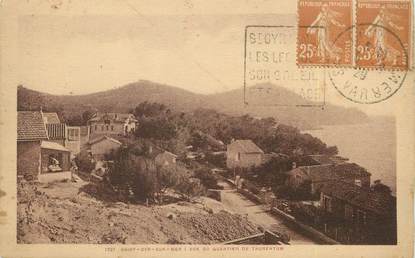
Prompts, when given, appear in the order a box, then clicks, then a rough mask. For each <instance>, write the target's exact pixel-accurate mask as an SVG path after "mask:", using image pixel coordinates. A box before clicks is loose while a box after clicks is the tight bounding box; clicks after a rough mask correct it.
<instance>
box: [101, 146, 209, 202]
mask: <svg viewBox="0 0 415 258" xmlns="http://www.w3.org/2000/svg"><path fill="white" fill-rule="evenodd" d="M133 153H134V150H133V149H130V148H122V149H119V150H118V151H117V152H116V153H114V165H113V167H112V168H111V169H110V171H109V173H108V181H109V183H110V184H111V185H112V186H113V188H115V189H116V191H117V192H118V194H119V195H120V197H121V198H124V199H125V198H127V199H128V198H131V197H134V199H135V200H140V201H146V200H149V201H152V202H157V201H161V199H162V198H161V197H162V195H163V194H164V193H165V191H166V190H167V189H173V190H175V191H177V192H178V193H179V194H182V195H183V196H184V197H186V199H189V198H190V197H191V196H194V195H199V194H201V193H202V192H203V190H204V189H203V187H202V186H201V184H200V181H198V180H195V179H192V178H190V176H189V175H188V172H187V171H186V170H185V169H184V168H181V167H179V166H176V167H157V166H156V164H155V162H154V160H153V159H150V158H146V157H144V156H137V155H134V154H133Z"/></svg>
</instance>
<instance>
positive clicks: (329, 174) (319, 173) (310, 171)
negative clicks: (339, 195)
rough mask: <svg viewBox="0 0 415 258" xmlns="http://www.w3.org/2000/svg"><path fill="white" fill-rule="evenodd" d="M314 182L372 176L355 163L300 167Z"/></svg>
mask: <svg viewBox="0 0 415 258" xmlns="http://www.w3.org/2000/svg"><path fill="white" fill-rule="evenodd" d="M297 169H300V170H301V171H302V172H303V173H304V174H306V175H308V176H309V177H310V179H311V180H312V181H313V182H317V181H327V180H331V179H346V178H361V177H367V176H370V175H371V174H370V173H369V172H367V171H366V169H365V168H363V167H361V166H359V165H357V164H355V163H342V164H337V165H330V164H326V165H316V166H305V167H299V168H297Z"/></svg>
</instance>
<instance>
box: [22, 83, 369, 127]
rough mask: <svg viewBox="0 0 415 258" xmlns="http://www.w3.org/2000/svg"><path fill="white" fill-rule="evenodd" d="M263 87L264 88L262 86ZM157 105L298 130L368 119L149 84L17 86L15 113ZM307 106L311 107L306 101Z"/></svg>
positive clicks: (294, 99) (287, 95) (280, 94)
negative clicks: (57, 88)
mask: <svg viewBox="0 0 415 258" xmlns="http://www.w3.org/2000/svg"><path fill="white" fill-rule="evenodd" d="M264 86H267V85H264ZM272 87H273V88H274V89H276V90H274V91H273V92H272V93H271V94H270V95H269V96H268V97H267V98H268V99H272V100H273V101H274V102H276V103H279V104H282V105H290V104H291V105H292V104H293V103H294V104H295V103H304V100H303V99H302V97H301V96H299V95H297V94H295V93H293V92H291V91H289V90H287V89H285V88H283V87H276V86H274V85H272ZM144 101H147V102H157V103H161V104H164V105H166V106H167V107H168V108H170V109H172V110H175V111H177V112H181V111H184V112H189V111H194V110H196V109H199V108H207V109H214V110H216V111H218V112H221V113H224V114H228V115H234V116H240V115H244V114H249V115H251V116H253V117H262V118H266V117H273V118H274V119H275V120H276V121H277V122H279V123H283V124H287V125H292V126H296V127H299V128H301V129H308V128H315V127H320V126H321V125H332V124H345V123H346V124H347V123H360V122H365V121H367V120H368V117H367V115H366V114H364V113H363V112H361V111H358V110H357V109H348V108H343V107H339V106H334V105H331V104H327V105H326V106H325V108H324V110H323V109H321V108H304V107H302V108H301V107H295V106H285V107H267V106H265V107H264V106H255V105H248V106H244V103H243V89H237V90H231V91H228V92H224V93H218V94H211V95H202V94H196V93H192V92H190V91H186V90H183V89H180V88H177V87H173V86H168V85H163V84H158V83H154V82H150V81H138V82H135V83H130V84H128V85H125V86H122V87H119V88H115V89H111V90H107V91H102V92H97V93H92V94H86V95H77V96H72V95H51V94H46V93H42V92H37V91H34V90H30V89H27V88H25V87H23V86H19V87H18V110H28V109H29V110H34V109H37V110H39V108H40V106H42V107H43V108H44V110H54V111H60V112H61V113H62V116H64V117H67V118H68V117H70V116H81V114H82V113H83V112H84V111H86V110H91V111H94V110H100V111H103V112H105V111H108V112H109V111H111V112H128V111H129V110H130V109H131V108H132V107H135V106H136V105H138V104H139V103H141V102H144ZM309 104H313V103H312V102H310V103H309Z"/></svg>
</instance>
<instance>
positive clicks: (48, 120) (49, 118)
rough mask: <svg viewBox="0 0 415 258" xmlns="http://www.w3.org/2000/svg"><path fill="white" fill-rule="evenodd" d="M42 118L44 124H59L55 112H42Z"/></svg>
mask: <svg viewBox="0 0 415 258" xmlns="http://www.w3.org/2000/svg"><path fill="white" fill-rule="evenodd" d="M43 120H44V121H45V124H60V123H61V121H60V120H59V117H58V114H57V113H45V112H43Z"/></svg>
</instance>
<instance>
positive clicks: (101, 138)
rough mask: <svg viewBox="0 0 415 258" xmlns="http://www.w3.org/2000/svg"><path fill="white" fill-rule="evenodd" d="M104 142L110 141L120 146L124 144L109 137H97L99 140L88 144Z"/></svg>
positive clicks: (96, 139)
mask: <svg viewBox="0 0 415 258" xmlns="http://www.w3.org/2000/svg"><path fill="white" fill-rule="evenodd" d="M103 140H109V141H112V142H115V143H117V144H119V145H122V143H121V142H120V141H118V140H116V139H114V138H111V137H109V136H106V135H104V136H102V137H97V138H95V139H93V140H90V141H89V142H88V143H89V144H95V143H97V142H100V141H103Z"/></svg>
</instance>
